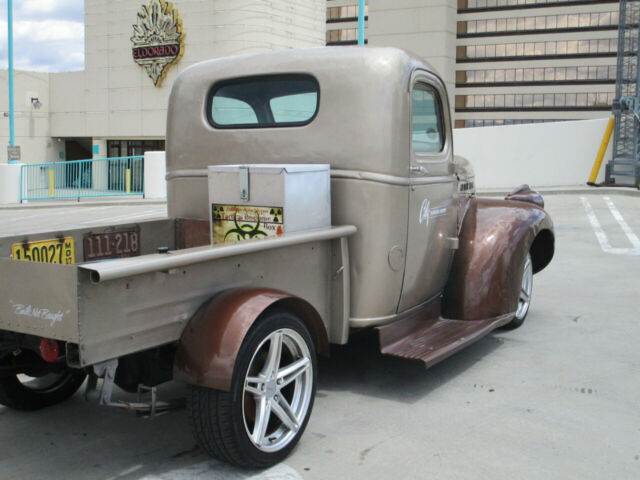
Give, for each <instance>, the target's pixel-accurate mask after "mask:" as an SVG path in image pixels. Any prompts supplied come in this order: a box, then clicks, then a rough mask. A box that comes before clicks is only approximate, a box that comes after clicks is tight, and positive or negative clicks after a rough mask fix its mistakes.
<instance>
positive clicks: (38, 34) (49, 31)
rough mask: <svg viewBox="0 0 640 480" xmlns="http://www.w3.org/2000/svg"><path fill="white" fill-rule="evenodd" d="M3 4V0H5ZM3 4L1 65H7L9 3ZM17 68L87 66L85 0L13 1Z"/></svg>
mask: <svg viewBox="0 0 640 480" xmlns="http://www.w3.org/2000/svg"><path fill="white" fill-rule="evenodd" d="M2 3H4V2H2ZM2 3H0V14H2V16H1V17H0V22H1V23H0V65H2V68H6V65H7V21H6V11H7V9H6V3H5V6H4V7H3V6H2ZM13 58H14V67H15V68H16V69H21V70H36V71H43V72H63V71H70V70H81V69H83V68H84V3H83V1H82V0H55V1H53V0H21V1H20V2H14V13H13Z"/></svg>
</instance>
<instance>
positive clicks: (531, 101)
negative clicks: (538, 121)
mask: <svg viewBox="0 0 640 480" xmlns="http://www.w3.org/2000/svg"><path fill="white" fill-rule="evenodd" d="M614 97H615V93H613V92H589V93H546V94H544V93H515V94H491V95H456V111H457V112H458V111H468V110H477V109H482V110H485V111H499V110H509V111H514V110H518V111H524V110H532V111H536V110H609V109H611V103H612V102H613V99H614Z"/></svg>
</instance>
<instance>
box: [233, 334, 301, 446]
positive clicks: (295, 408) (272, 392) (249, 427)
mask: <svg viewBox="0 0 640 480" xmlns="http://www.w3.org/2000/svg"><path fill="white" fill-rule="evenodd" d="M313 379H314V375H313V363H312V361H311V353H310V352H309V348H308V346H307V343H306V342H305V340H304V339H303V338H302V336H301V335H300V334H299V333H298V332H296V331H295V330H292V329H290V328H282V329H279V330H275V331H273V332H272V333H270V334H269V335H268V336H267V337H265V338H264V340H263V341H262V342H261V343H260V345H259V346H258V348H257V349H256V351H255V353H254V355H253V357H252V358H251V361H250V362H249V368H248V369H247V373H246V375H245V380H244V388H243V394H242V396H243V399H242V416H243V420H244V427H245V429H246V432H247V435H248V436H249V438H250V440H251V442H252V443H253V445H254V446H255V447H256V448H258V449H259V450H261V451H263V452H276V451H279V450H281V449H283V448H284V447H286V446H287V445H288V444H289V443H290V442H291V441H292V440H293V439H294V438H295V436H296V434H297V432H298V431H299V430H300V427H301V426H302V424H303V422H304V420H305V419H306V417H307V412H308V410H309V406H310V404H311V399H312V395H313Z"/></svg>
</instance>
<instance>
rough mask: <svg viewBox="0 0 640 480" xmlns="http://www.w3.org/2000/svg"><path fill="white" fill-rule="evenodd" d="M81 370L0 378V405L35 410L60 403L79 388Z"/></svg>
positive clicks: (81, 375)
mask: <svg viewBox="0 0 640 480" xmlns="http://www.w3.org/2000/svg"><path fill="white" fill-rule="evenodd" d="M85 377H86V374H85V372H84V371H83V370H73V369H65V370H63V371H61V372H56V373H49V374H46V375H42V376H39V377H29V376H26V375H12V376H8V377H0V405H4V406H6V407H9V408H13V409H16V410H39V409H41V408H45V407H49V406H51V405H55V404H58V403H61V402H63V401H65V400H66V399H68V398H69V397H71V396H72V395H73V394H74V393H76V391H77V390H78V389H79V388H80V386H81V385H82V383H83V382H84V379H85Z"/></svg>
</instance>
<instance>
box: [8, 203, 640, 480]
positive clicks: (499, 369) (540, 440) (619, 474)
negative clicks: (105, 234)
mask: <svg viewBox="0 0 640 480" xmlns="http://www.w3.org/2000/svg"><path fill="white" fill-rule="evenodd" d="M546 203H547V210H548V211H549V213H550V214H551V216H552V218H553V219H554V222H555V226H556V256H555V258H554V260H553V262H552V263H551V265H550V266H549V267H548V268H547V269H546V270H544V271H543V272H541V273H540V274H538V275H536V276H535V277H534V289H533V302H532V306H531V311H530V313H529V316H528V317H527V320H526V322H525V324H524V325H523V326H522V327H521V328H520V329H517V330H513V331H503V330H499V331H495V332H494V333H492V334H490V335H489V336H488V337H486V338H484V339H482V340H480V341H479V342H477V343H476V344H474V345H473V346H471V347H469V348H467V349H465V350H463V351H462V352H460V353H458V354H456V355H455V356H453V357H451V358H449V359H447V360H445V361H443V362H442V363H440V364H438V365H436V366H435V367H433V368H431V369H429V370H426V369H425V368H424V367H423V366H422V364H421V363H418V362H412V361H408V360H401V359H397V358H391V357H384V356H382V355H380V354H379V353H378V351H377V344H376V342H377V340H376V337H375V335H372V334H370V333H367V332H365V333H364V334H359V335H356V336H354V337H353V339H352V342H351V343H350V344H349V345H347V346H343V347H335V348H333V350H332V356H331V358H330V359H325V360H321V361H320V372H319V386H318V392H317V398H316V402H315V406H314V411H313V414H312V416H311V420H310V422H309V425H308V427H307V430H306V432H305V434H304V436H303V437H302V440H301V442H300V444H299V445H298V447H297V448H296V449H295V450H294V452H293V454H292V455H291V456H290V457H289V458H287V459H286V460H285V462H283V463H282V464H280V465H277V466H276V467H273V468H272V469H270V470H267V471H264V472H257V471H243V470H238V469H236V468H233V467H230V466H227V465H225V464H222V463H219V462H217V461H214V460H210V459H208V458H207V457H206V456H205V455H204V454H203V453H202V452H201V450H199V449H198V448H197V446H196V445H195V442H194V440H193V438H192V436H191V433H190V431H189V425H188V420H187V414H186V412H184V411H181V412H177V413H174V414H171V415H166V416H162V417H158V418H155V419H153V420H143V419H138V418H135V417H134V416H133V415H132V414H130V413H126V412H121V411H117V410H115V409H109V408H104V407H98V406H97V405H94V404H92V403H86V402H85V401H84V399H83V396H82V394H81V393H78V394H77V395H76V396H75V397H73V398H72V399H71V400H70V401H68V402H66V403H64V404H62V405H58V406H56V407H53V408H50V409H48V410H43V411H39V412H35V413H21V412H16V411H12V410H8V409H6V408H4V407H0V445H1V447H0V479H2V480H18V479H20V480H22V479H30V480H39V479H43V480H44V479H46V480H51V479H66V480H74V479H126V480H134V479H135V480H142V479H145V480H158V479H162V480H169V479H170V480H176V479H178V480H181V479H192V478H193V479H196V478H197V479H291V480H293V479H301V478H304V479H329V478H349V479H392V478H393V479H426V478H429V479H476V480H477V479H492V480H493V479H542V478H544V479H546V480H548V479H574V478H579V479H609V478H611V479H614V478H615V479H634V478H640V410H639V406H640V403H639V399H640V343H639V339H640V318H639V316H638V298H639V294H640V289H639V287H638V285H639V283H638V282H639V278H638V274H639V273H640V240H638V237H639V236H640V197H637V196H635V197H633V196H623V195H615V194H609V195H602V194H597V193H594V194H584V195H581V194H571V195H548V196H547V197H546ZM34 212H36V211H35V210H34ZM38 213H44V212H38ZM147 213H150V212H147ZM138 214H140V212H138ZM91 215H92V216H97V215H105V216H108V215H113V216H114V217H115V216H117V215H116V214H114V213H113V212H112V211H107V210H105V211H104V212H102V213H101V212H93V213H92V214H91ZM2 218H3V217H0V225H2V227H1V228H2V231H4V230H6V229H5V224H4V223H3V220H2ZM90 218H91V216H90V217H88V219H90ZM139 218H142V217H139ZM34 221H39V220H37V219H34ZM85 221H86V220H85ZM37 226H38V225H37V224H35V225H34V226H33V228H35V227H37ZM12 228H17V227H12ZM20 228H32V226H29V225H26V226H24V227H23V226H20ZM0 234H1V232H0ZM182 389H183V387H182V386H181V385H179V384H171V385H167V386H165V387H163V388H162V390H161V395H164V396H167V397H170V396H175V395H180V394H181V393H182ZM118 395H119V398H125V394H123V393H121V392H119V393H118Z"/></svg>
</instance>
